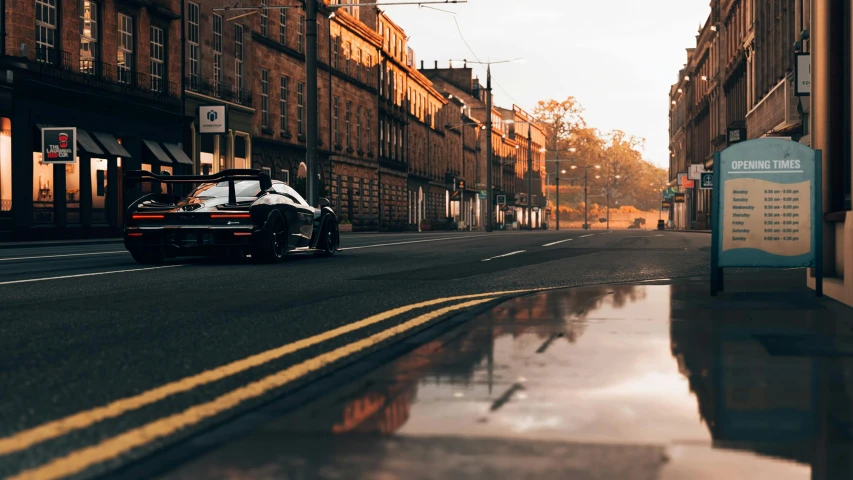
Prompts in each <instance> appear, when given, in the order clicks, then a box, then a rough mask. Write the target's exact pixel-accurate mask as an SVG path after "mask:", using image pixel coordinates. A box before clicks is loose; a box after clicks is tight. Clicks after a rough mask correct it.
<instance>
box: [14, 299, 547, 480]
mask: <svg viewBox="0 0 853 480" xmlns="http://www.w3.org/2000/svg"><path fill="white" fill-rule="evenodd" d="M541 290H544V289H534V290H510V291H503V292H491V293H480V294H474V295H461V296H456V297H446V298H439V299H435V300H430V301H426V302H421V303H416V304H412V305H406V306H403V307H399V308H395V309H393V310H388V311H386V312H383V313H380V314H377V315H374V316H371V317H368V318H365V319H363V320H360V321H358V322H355V323H351V324H348V325H345V326H342V327H340V328H336V329H334V330H329V331H327V332H323V333H321V334H318V335H315V336H313V337H309V338H305V339H303V340H299V341H297V342H294V343H290V344H287V345H283V346H281V347H278V348H274V349H271V350H267V351H265V352H262V353H259V354H257V355H252V356H250V357H247V358H244V359H241V360H237V361H235V362H232V363H229V364H227V365H223V366H220V367H217V368H214V369H211V370H207V371H205V372H202V373H199V374H197V375H193V376H190V377H186V378H183V379H181V380H177V381H175V382H171V383H167V384H165V385H162V386H160V387H157V388H154V389H151V390H148V391H145V392H143V393H140V394H138V395H134V396H131V397H125V398H122V399H120V400H116V401H114V402H112V403H109V404H107V405H104V406H100V407H96V408H93V409H90V410H86V411H82V412H79V413H75V414H72V415H70V416H67V417H64V418H61V419H58V420H54V421H51V422H47V423H44V424H42V425H39V426H37V427H34V428H31V429H28V430H24V431H21V432H18V433H16V434H14V435H12V436H10V437H5V438H0V456H3V455H9V454H11V453H15V452H19V451H22V450H25V449H27V448H29V447H32V446H33V445H37V444H39V443H42V442H45V441H48V440H51V439H55V438H58V437H61V436H63V435H67V434H69V433H71V432H74V431H77V430H82V429H85V428H88V427H91V426H92V425H95V424H96V423H99V422H102V421H104V420H108V419H111V418H116V417H119V416H121V415H123V414H125V413H127V412H130V411H133V410H137V409H139V408H142V407H144V406H146V405H151V404H153V403H156V402H158V401H160V400H163V399H165V398H167V397H170V396H173V395H176V394H179V393H183V392H187V391H190V390H192V389H194V388H197V387H199V386H202V385H207V384H210V383H213V382H216V381H219V380H222V379H224V378H228V377H231V376H234V375H236V374H239V373H242V372H245V371H247V370H249V369H251V368H254V367H257V366H260V365H263V364H266V363H269V362H271V361H274V360H276V359H279V358H281V357H283V356H285V355H289V354H291V353H294V352H297V351H300V350H304V349H306V348H308V347H311V346H314V345H317V344H319V343H322V342H325V341H327V340H330V339H333V338H336V337H339V336H341V335H344V334H346V333H349V332H353V331H355V330H359V329H362V328H365V327H368V326H371V325H375V324H377V323H380V322H383V321H385V320H388V319H391V318H393V317H396V316H398V315H402V314H404V313H407V312H410V311H413V310H418V309H421V308H427V307H431V306H435V305H440V304H442V303H449V302H461V303H457V304H454V305H450V306H447V307H443V308H440V309H437V310H434V311H431V312H429V313H426V314H423V315H420V316H418V317H416V318H413V319H412V320H409V321H406V322H404V323H402V324H399V325H396V326H394V327H391V328H388V329H386V330H383V331H382V332H379V333H377V334H374V335H371V336H369V337H366V338H364V339H362V340H358V341H356V342H353V343H349V344H347V345H344V346H342V347H340V348H337V349H335V350H331V351H329V352H326V353H323V354H321V355H318V356H316V357H313V358H311V359H309V360H306V361H304V362H302V363H299V364H296V365H293V366H291V367H288V368H286V369H284V370H281V371H278V372H276V373H274V374H271V375H269V376H267V377H264V378H262V379H260V380H258V381H255V382H252V383H250V384H248V385H245V386H243V387H240V388H238V389H236V390H232V391H230V392H228V393H226V394H224V395H222V396H219V397H217V398H215V399H213V400H211V401H209V402H206V403H202V404H198V405H195V406H193V407H190V408H188V409H186V410H184V411H182V412H179V413H176V414H173V415H170V416H168V417H164V418H161V419H158V420H155V421H153V422H150V423H148V424H145V425H142V426H140V427H137V428H134V429H132V430H129V431H127V432H124V433H122V434H120V435H117V436H115V437H112V438H109V439H106V440H104V441H102V442H100V443H98V444H96V445H92V446H90V447H86V448H82V449H79V450H75V451H73V452H71V453H69V454H67V455H65V456H63V457H59V458H56V459H54V460H51V461H50V462H48V463H45V464H43V465H41V466H39V467H36V468H32V469H29V470H25V471H23V472H21V473H19V474H17V475H16V476H14V477H10V479H14V480H25V479H27V480H29V479H57V478H63V477H66V476H69V475H73V474H75V473H79V472H82V471H83V470H85V469H87V468H89V467H91V466H94V465H96V464H99V463H101V462H104V461H106V460H109V459H112V458H115V457H116V456H118V455H121V454H124V453H126V452H128V451H130V450H133V449H134V448H138V447H141V446H143V445H146V444H148V443H151V442H153V441H155V440H157V439H160V438H163V437H167V436H169V435H171V434H173V433H175V432H177V431H178V430H181V429H183V428H186V427H190V426H193V425H196V424H198V423H200V422H202V421H204V420H206V419H209V418H211V417H213V416H215V415H218V414H220V413H222V412H225V411H227V410H230V409H232V408H234V407H236V406H238V405H240V404H241V403H243V402H246V401H248V400H252V399H255V398H259V397H261V396H262V395H264V394H266V393H268V392H270V391H272V390H274V389H276V388H280V387H282V386H284V385H287V384H288V383H291V382H293V381H294V380H296V379H298V378H300V377H303V376H305V375H307V374H309V373H312V372H316V371H318V370H320V369H322V368H323V367H325V366H327V365H329V364H331V363H333V362H336V361H338V360H341V359H343V358H346V357H348V356H350V355H353V354H355V353H358V352H361V351H364V350H366V349H368V348H370V347H372V346H374V345H377V344H379V343H381V342H383V341H385V340H388V339H390V338H392V337H395V336H397V335H399V334H402V333H405V332H406V331H409V330H411V329H414V328H417V327H419V326H421V325H424V324H426V323H428V322H429V321H431V320H434V319H436V318H439V317H441V316H443V315H446V314H448V313H451V312H455V311H458V310H463V309H466V308H470V307H473V306H476V305H480V304H483V303H487V302H490V301H492V300H496V299H498V298H500V297H503V296H508V295H517V294H523V293H531V292H535V291H541Z"/></svg>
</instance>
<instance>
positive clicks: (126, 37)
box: [117, 13, 133, 84]
mask: <svg viewBox="0 0 853 480" xmlns="http://www.w3.org/2000/svg"><path fill="white" fill-rule="evenodd" d="M117 71H118V81H119V82H120V83H127V84H129V83H131V82H132V75H133V18H132V17H130V16H129V15H125V14H123V13H119V14H118V61H117Z"/></svg>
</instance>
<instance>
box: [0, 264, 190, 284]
mask: <svg viewBox="0 0 853 480" xmlns="http://www.w3.org/2000/svg"><path fill="white" fill-rule="evenodd" d="M182 266H183V264H181V265H163V266H160V267H146V268H131V269H128V270H113V271H111V272H95V273H79V274H77V275H62V276H59V277H45V278H29V279H27V280H10V281H8V282H0V285H14V284H16V283H32V282H44V281H46V280H62V279H65V278H81V277H95V276H98V275H112V274H114V273H130V272H144V271H146V270H160V269H163V268H175V267H182Z"/></svg>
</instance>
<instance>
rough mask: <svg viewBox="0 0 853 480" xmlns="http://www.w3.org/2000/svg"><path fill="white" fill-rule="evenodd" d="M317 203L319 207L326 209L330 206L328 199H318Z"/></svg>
mask: <svg viewBox="0 0 853 480" xmlns="http://www.w3.org/2000/svg"><path fill="white" fill-rule="evenodd" d="M318 203H319V204H320V207H328V206H330V205H331V202H329V199H328V198H320V200H319V202H318Z"/></svg>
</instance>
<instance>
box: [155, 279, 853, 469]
mask: <svg viewBox="0 0 853 480" xmlns="http://www.w3.org/2000/svg"><path fill="white" fill-rule="evenodd" d="M804 275H805V274H804V273H803V272H802V271H777V272H771V273H768V272H755V271H753V272H748V273H739V274H729V275H728V278H727V286H728V287H729V291H728V292H726V293H724V294H722V295H721V296H719V297H717V298H714V299H712V298H711V297H709V296H708V284H707V279H705V278H691V279H682V280H675V281H672V280H667V281H661V282H645V283H638V284H622V285H602V286H590V287H583V288H575V289H567V290H560V291H551V292H547V293H542V294H537V295H531V296H525V297H519V298H515V299H512V300H509V301H506V302H504V303H502V304H500V305H498V306H496V307H492V308H491V309H489V310H487V311H485V312H481V313H479V314H476V313H472V314H469V315H468V318H465V317H464V316H462V317H456V318H454V319H452V320H449V321H447V322H443V323H442V324H439V325H444V327H441V326H439V327H436V329H443V330H444V331H445V332H446V333H443V334H439V335H438V336H437V338H436V334H433V335H432V337H433V338H432V339H420V340H418V339H407V340H405V343H414V342H415V341H419V343H418V344H417V347H413V348H414V350H412V351H410V352H409V353H407V354H404V355H403V356H401V357H399V358H397V359H396V360H393V361H391V362H388V363H385V364H383V365H381V366H379V368H377V369H374V370H373V371H372V372H371V373H369V374H367V375H366V376H364V377H362V378H357V379H356V380H351V378H352V377H350V379H349V380H347V381H341V382H340V383H338V384H337V385H343V386H342V387H335V388H334V390H333V391H332V392H331V393H327V394H325V395H324V396H322V397H321V398H320V399H318V400H316V401H313V402H311V403H309V404H307V405H304V406H302V407H300V408H299V409H297V410H295V411H290V412H289V413H285V414H283V415H282V414H279V415H276V414H272V413H269V412H266V413H265V412H259V413H256V414H254V415H253V416H254V417H256V418H255V420H254V421H255V422H256V423H255V425H257V427H256V428H257V430H255V431H254V432H252V433H250V434H248V435H246V436H244V437H243V438H239V437H237V438H235V437H233V436H232V437H228V441H229V442H230V443H228V444H226V445H224V446H222V447H220V448H218V449H215V450H213V451H211V452H210V453H208V454H206V455H205V456H203V457H201V458H198V459H196V460H195V461H192V462H190V463H188V464H185V465H184V466H182V467H180V468H178V469H177V470H175V471H173V472H171V473H170V474H168V475H166V477H165V478H169V479H184V478H186V479H190V478H226V476H228V478H235V477H241V478H284V477H292V478H422V479H447V478H470V479H484V480H485V479H493V478H494V479H517V478H537V479H539V478H545V479H551V478H554V479H565V478H571V479H612V480H634V479H638V480H651V479H663V480H676V479H677V480H682V479H683V480H688V479H689V480H706V479H708V480H710V479H719V478H732V479H734V478H738V479H741V478H743V479H746V478H749V479H759V480H764V479H767V480H770V479H773V480H785V479H804V480H805V479H815V480H817V479H823V480H836V479H842V478H843V479H847V478H853V466H851V462H849V461H846V458H847V452H849V451H850V448H851V440H850V439H851V438H853V436H851V434H852V433H853V421H851V415H850V410H851V407H852V406H853V404H851V396H850V395H851V394H850V393H849V392H853V363H851V362H849V361H846V360H845V359H846V358H849V357H851V356H853V330H851V327H853V310H851V309H848V308H846V307H843V306H842V305H840V304H838V303H835V302H832V301H830V300H825V299H817V298H815V297H814V296H813V293H812V292H811V291H809V290H807V289H805V288H804V287H803V284H804V283H805V282H804V278H803V276H804ZM759 289H760V292H755V290H759ZM447 324H451V325H456V326H455V327H454V328H450V329H449V330H448V327H447ZM424 335H425V334H421V335H419V336H420V337H423V336H424ZM341 375H345V374H344V373H341ZM332 383H334V382H332ZM273 410H274V409H273ZM201 442H202V443H204V441H203V440H201ZM812 465H815V475H814V476H811V473H810V472H811V470H812ZM224 472H228V474H227V475H226V473H224Z"/></svg>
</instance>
